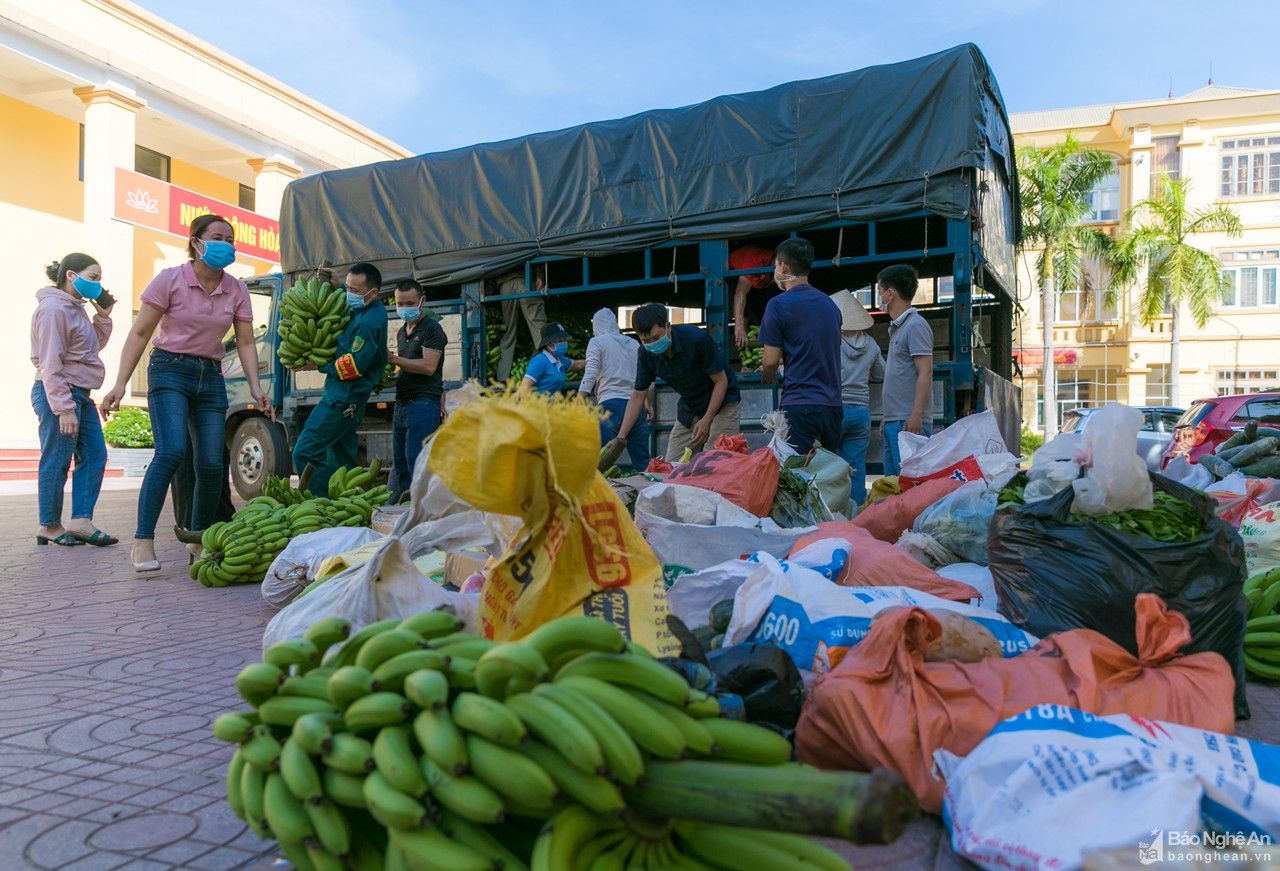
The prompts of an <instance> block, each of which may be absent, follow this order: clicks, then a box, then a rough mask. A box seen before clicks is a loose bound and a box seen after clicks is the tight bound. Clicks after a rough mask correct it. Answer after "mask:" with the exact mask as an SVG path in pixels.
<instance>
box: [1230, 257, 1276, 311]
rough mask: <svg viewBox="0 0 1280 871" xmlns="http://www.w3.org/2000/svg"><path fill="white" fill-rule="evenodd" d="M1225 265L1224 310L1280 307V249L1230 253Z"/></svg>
mask: <svg viewBox="0 0 1280 871" xmlns="http://www.w3.org/2000/svg"><path fill="white" fill-rule="evenodd" d="M1219 256H1220V259H1221V260H1222V262H1223V265H1224V268H1223V270H1222V277H1223V278H1224V279H1225V280H1226V287H1225V288H1224V289H1223V291H1222V306H1223V307H1224V308H1263V307H1271V306H1275V305H1277V304H1280V293H1278V292H1277V288H1280V249H1260V250H1253V251H1227V252H1224V253H1223V254H1221V255H1219Z"/></svg>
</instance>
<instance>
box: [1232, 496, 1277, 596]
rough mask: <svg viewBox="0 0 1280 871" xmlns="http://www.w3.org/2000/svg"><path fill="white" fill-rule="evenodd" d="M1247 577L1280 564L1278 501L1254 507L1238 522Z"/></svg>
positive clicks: (1267, 570)
mask: <svg viewBox="0 0 1280 871" xmlns="http://www.w3.org/2000/svg"><path fill="white" fill-rule="evenodd" d="M1240 540H1241V541H1243V542H1244V560H1245V565H1247V566H1248V567H1249V577H1253V576H1254V575H1259V574H1261V573H1263V572H1269V571H1271V570H1272V569H1274V568H1275V567H1276V566H1280V502H1272V503H1270V504H1268V505H1263V506H1261V507H1260V508H1255V509H1253V510H1252V511H1250V512H1249V513H1248V514H1246V515H1245V518H1244V520H1242V521H1241V522H1240Z"/></svg>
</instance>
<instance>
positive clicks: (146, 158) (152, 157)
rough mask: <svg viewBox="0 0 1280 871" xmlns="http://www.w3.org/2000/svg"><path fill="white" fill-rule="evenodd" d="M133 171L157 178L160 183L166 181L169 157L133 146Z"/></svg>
mask: <svg viewBox="0 0 1280 871" xmlns="http://www.w3.org/2000/svg"><path fill="white" fill-rule="evenodd" d="M133 169H134V171H135V172H140V173H142V174H143V175H149V176H151V177H152V178H158V179H160V181H168V180H169V155H167V154H161V153H160V152H158V151H152V150H151V149H150V148H143V147H142V146H141V145H135V146H133Z"/></svg>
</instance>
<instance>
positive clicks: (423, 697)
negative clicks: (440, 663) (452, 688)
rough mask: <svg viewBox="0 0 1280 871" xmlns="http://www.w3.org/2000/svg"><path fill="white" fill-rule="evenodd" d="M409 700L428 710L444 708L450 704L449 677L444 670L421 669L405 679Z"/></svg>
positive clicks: (405, 688) (405, 690)
mask: <svg viewBox="0 0 1280 871" xmlns="http://www.w3.org/2000/svg"><path fill="white" fill-rule="evenodd" d="M403 692H404V694H405V696H406V697H407V698H408V699H409V701H411V702H413V703H414V704H415V705H417V706H418V707H420V708H424V709H426V710H433V711H438V710H442V709H443V708H445V707H446V706H447V705H448V704H449V678H448V676H447V675H445V674H444V673H443V672H439V671H432V670H431V669H425V668H424V669H419V670H418V671H415V672H413V673H412V674H410V675H407V676H406V677H405V679H404V688H403Z"/></svg>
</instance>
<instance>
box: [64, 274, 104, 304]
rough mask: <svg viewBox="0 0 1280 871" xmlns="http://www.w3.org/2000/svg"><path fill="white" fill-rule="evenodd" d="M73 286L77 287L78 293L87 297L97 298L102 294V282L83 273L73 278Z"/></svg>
mask: <svg viewBox="0 0 1280 871" xmlns="http://www.w3.org/2000/svg"><path fill="white" fill-rule="evenodd" d="M71 286H72V287H74V288H75V289H76V293H78V294H80V295H81V296H83V297H84V298H85V299H97V298H98V297H100V296H102V282H101V281H90V280H89V279H88V278H85V277H84V276H83V275H77V276H76V277H75V278H73V279H71Z"/></svg>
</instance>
